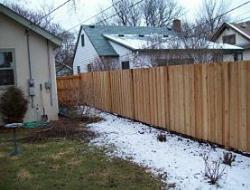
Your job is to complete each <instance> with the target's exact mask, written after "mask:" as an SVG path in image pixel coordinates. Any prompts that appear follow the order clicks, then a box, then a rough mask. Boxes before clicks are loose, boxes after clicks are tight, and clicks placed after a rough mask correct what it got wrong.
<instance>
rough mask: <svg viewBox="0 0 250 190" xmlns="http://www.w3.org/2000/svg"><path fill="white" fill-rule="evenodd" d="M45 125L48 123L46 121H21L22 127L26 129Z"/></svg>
mask: <svg viewBox="0 0 250 190" xmlns="http://www.w3.org/2000/svg"><path fill="white" fill-rule="evenodd" d="M47 125H48V122H47V121H30V122H25V123H23V127H24V128H28V129H33V128H39V127H45V126H47Z"/></svg>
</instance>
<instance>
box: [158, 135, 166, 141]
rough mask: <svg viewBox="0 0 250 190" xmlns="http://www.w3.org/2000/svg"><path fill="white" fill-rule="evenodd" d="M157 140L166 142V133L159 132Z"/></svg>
mask: <svg viewBox="0 0 250 190" xmlns="http://www.w3.org/2000/svg"><path fill="white" fill-rule="evenodd" d="M157 140H158V141H160V142H166V141H167V137H166V135H165V134H162V133H161V134H158V135H157Z"/></svg>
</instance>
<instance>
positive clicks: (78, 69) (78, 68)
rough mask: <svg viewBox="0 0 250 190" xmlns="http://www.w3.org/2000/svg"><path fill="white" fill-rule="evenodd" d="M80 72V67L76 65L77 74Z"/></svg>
mask: <svg viewBox="0 0 250 190" xmlns="http://www.w3.org/2000/svg"><path fill="white" fill-rule="evenodd" d="M80 73H81V67H80V66H77V74H80Z"/></svg>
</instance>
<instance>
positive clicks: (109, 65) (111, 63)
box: [89, 57, 119, 71]
mask: <svg viewBox="0 0 250 190" xmlns="http://www.w3.org/2000/svg"><path fill="white" fill-rule="evenodd" d="M115 69H119V64H118V61H117V60H114V58H112V57H110V58H107V57H105V58H104V57H96V58H95V59H94V61H93V63H91V64H89V70H90V71H109V70H115Z"/></svg>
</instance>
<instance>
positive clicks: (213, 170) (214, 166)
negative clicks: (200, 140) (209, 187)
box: [202, 154, 225, 185]
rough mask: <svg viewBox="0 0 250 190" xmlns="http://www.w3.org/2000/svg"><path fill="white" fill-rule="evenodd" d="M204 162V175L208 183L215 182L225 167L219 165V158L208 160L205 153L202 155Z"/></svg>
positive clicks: (222, 173)
mask: <svg viewBox="0 0 250 190" xmlns="http://www.w3.org/2000/svg"><path fill="white" fill-rule="evenodd" d="M202 158H203V160H204V162H205V177H206V178H207V179H208V180H209V181H208V182H209V183H210V184H213V185H214V184H216V183H217V182H218V181H219V180H220V179H221V178H222V176H223V175H224V171H225V167H223V168H222V167H221V159H219V160H210V159H209V157H208V155H207V154H204V155H203V157H202Z"/></svg>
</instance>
